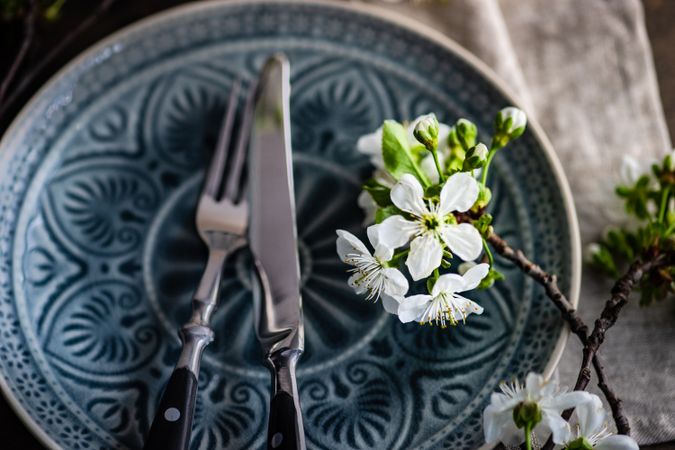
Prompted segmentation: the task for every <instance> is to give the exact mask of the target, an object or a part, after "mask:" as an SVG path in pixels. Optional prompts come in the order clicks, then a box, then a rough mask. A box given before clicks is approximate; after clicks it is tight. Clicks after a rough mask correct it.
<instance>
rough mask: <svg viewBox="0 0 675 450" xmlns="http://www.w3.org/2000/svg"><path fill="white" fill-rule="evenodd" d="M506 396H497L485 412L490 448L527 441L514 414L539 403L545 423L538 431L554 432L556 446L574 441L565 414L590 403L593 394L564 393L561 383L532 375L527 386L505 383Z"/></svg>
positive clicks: (503, 389) (503, 392)
mask: <svg viewBox="0 0 675 450" xmlns="http://www.w3.org/2000/svg"><path fill="white" fill-rule="evenodd" d="M500 387H501V391H502V392H493V393H492V396H491V397H490V404H489V405H488V406H487V407H486V408H485V411H484V412H483V430H484V432H485V441H486V442H487V443H488V444H495V443H497V442H502V443H504V444H505V445H511V446H516V445H519V444H520V443H521V442H523V441H524V440H525V436H524V434H523V430H522V429H518V428H517V427H516V425H515V423H514V420H513V410H514V409H515V408H516V407H518V406H519V405H521V404H523V403H525V402H528V403H535V404H537V406H538V407H539V408H540V410H541V414H542V419H541V422H540V423H539V424H538V425H537V428H539V429H544V430H546V431H548V432H551V433H552V435H553V442H554V443H556V444H562V443H564V442H567V441H569V439H570V437H571V430H570V425H569V424H568V423H567V421H566V420H565V419H563V418H562V416H561V414H562V412H563V411H564V410H566V409H568V408H572V407H576V406H578V405H581V404H583V403H586V402H588V401H589V400H590V396H591V394H589V393H588V392H582V391H572V392H560V391H559V390H558V386H557V383H556V382H555V381H552V380H547V379H544V377H543V376H541V375H539V374H536V373H529V374H528V375H527V378H526V379H525V385H522V384H520V383H519V382H518V381H516V382H514V383H502V384H501V386H500Z"/></svg>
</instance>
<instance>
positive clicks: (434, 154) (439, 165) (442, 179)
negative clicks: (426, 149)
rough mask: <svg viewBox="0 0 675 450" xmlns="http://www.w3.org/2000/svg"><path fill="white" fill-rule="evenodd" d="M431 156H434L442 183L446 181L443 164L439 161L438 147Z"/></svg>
mask: <svg viewBox="0 0 675 450" xmlns="http://www.w3.org/2000/svg"><path fill="white" fill-rule="evenodd" d="M431 156H433V157H434V164H435V165H436V171H438V179H439V180H441V183H444V182H445V177H444V176H443V170H441V164H440V163H439V162H438V151H437V150H436V149H434V150H432V151H431Z"/></svg>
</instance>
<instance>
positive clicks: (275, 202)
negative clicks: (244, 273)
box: [248, 55, 305, 450]
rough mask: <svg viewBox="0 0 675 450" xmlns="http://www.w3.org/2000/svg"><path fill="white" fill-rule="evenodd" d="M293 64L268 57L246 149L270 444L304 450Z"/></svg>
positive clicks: (283, 449)
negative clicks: (268, 383) (268, 381)
mask: <svg viewBox="0 0 675 450" xmlns="http://www.w3.org/2000/svg"><path fill="white" fill-rule="evenodd" d="M289 73H290V67H289V63H288V60H287V59H286V57H285V56H284V55H275V56H273V57H271V58H270V59H268V61H267V62H266V63H265V66H264V68H263V70H262V74H261V77H260V80H259V84H258V92H257V97H256V106H255V112H254V119H253V127H252V130H251V137H250V152H249V165H248V167H249V172H248V173H249V180H248V186H249V202H250V217H249V246H250V249H251V252H252V255H253V259H254V262H255V265H256V269H257V270H256V273H257V274H258V277H256V278H257V280H258V282H259V285H258V287H259V288H258V289H254V296H253V297H254V299H253V300H254V319H255V330H256V335H257V337H258V340H259V341H260V345H261V347H262V350H263V353H264V355H265V363H266V365H267V366H268V367H269V369H270V372H271V373H272V393H271V396H270V412H269V424H268V432H267V448H268V449H274V450H304V449H305V437H304V432H303V425H302V413H301V410H300V402H299V398H298V387H297V383H296V379H295V366H296V363H297V361H298V359H299V358H300V355H301V354H302V351H303V349H304V328H303V323H302V301H301V297H300V265H299V262H298V250H297V232H296V225H295V199H294V193H293V167H292V154H291V139H290V116H289V113H290V111H289V99H290V81H289V77H290V75H289Z"/></svg>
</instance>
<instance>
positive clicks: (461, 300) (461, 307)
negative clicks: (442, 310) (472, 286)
mask: <svg viewBox="0 0 675 450" xmlns="http://www.w3.org/2000/svg"><path fill="white" fill-rule="evenodd" d="M453 300H454V301H453V303H454V305H455V309H454V310H453V311H452V317H453V318H454V319H455V320H457V321H460V320H465V319H466V318H467V316H470V315H471V314H477V315H481V314H483V311H484V309H483V307H482V306H480V305H479V304H478V303H476V302H474V301H473V300H469V299H468V298H466V297H462V296H461V295H457V294H455V295H453Z"/></svg>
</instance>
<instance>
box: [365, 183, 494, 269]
mask: <svg viewBox="0 0 675 450" xmlns="http://www.w3.org/2000/svg"><path fill="white" fill-rule="evenodd" d="M477 198H478V183H477V182H476V180H475V179H474V178H473V177H471V175H469V174H468V173H463V172H460V173H456V174H454V175H452V176H451V177H450V178H448V180H447V181H446V182H445V184H444V185H443V187H442V189H441V193H440V201H439V202H438V203H434V202H431V201H428V200H425V198H424V189H423V188H422V185H421V184H420V182H419V181H418V180H417V178H415V177H414V176H412V175H408V174H406V175H403V176H402V177H401V179H400V180H399V182H398V183H397V184H396V185H395V186H394V187H393V188H392V189H391V201H392V202H393V203H394V205H396V207H398V208H399V209H401V210H402V211H405V212H407V213H408V214H410V216H412V218H413V219H412V220H409V219H406V218H405V217H403V216H401V215H394V216H391V217H388V218H387V219H385V220H384V221H383V222H382V223H381V224H379V225H378V226H377V229H376V234H377V239H378V242H380V244H381V245H383V246H385V247H388V248H390V249H392V250H393V249H396V248H399V247H402V246H404V245H406V244H407V243H408V242H410V253H409V255H408V258H407V259H406V266H407V267H408V270H409V271H410V275H411V276H412V278H413V280H420V279H422V278H426V277H428V276H429V275H430V274H431V273H432V272H433V271H434V269H436V268H437V267H438V266H440V264H441V260H442V258H443V249H444V245H446V246H447V247H448V248H449V249H450V251H451V252H452V253H454V254H455V255H457V256H458V257H460V258H461V259H463V260H464V261H471V260H474V259H476V258H477V257H478V256H479V255H480V253H481V251H482V245H483V241H482V238H481V236H480V233H479V232H478V230H477V229H476V228H475V227H474V226H473V225H471V224H468V223H460V224H457V223H456V221H455V218H454V216H453V215H452V212H453V211H458V212H464V211H467V210H468V209H470V208H471V207H472V206H473V204H474V203H475V202H476V199H477Z"/></svg>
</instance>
